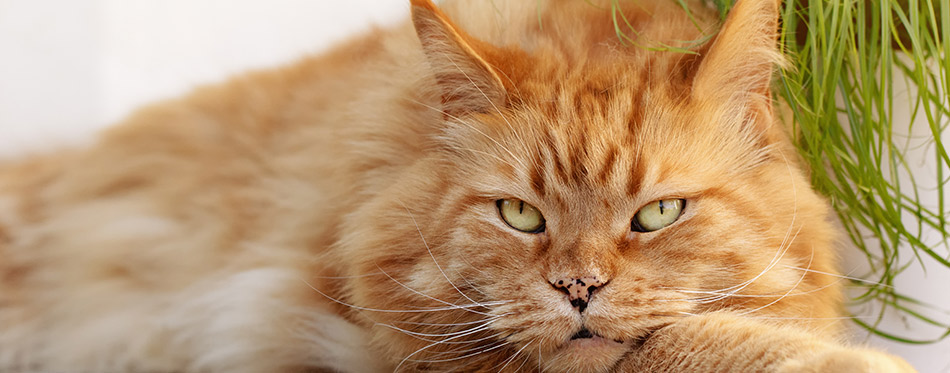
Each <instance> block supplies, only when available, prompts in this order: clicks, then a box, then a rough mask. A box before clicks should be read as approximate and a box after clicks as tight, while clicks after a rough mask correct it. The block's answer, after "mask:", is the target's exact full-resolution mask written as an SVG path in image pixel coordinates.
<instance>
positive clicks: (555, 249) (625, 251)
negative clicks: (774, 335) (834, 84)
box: [342, 1, 834, 371]
mask: <svg viewBox="0 0 950 373" xmlns="http://www.w3.org/2000/svg"><path fill="white" fill-rule="evenodd" d="M414 4H415V7H414V10H413V11H414V22H415V25H416V29H417V32H418V33H419V36H420V40H421V41H422V45H423V50H424V51H425V53H426V55H427V57H428V61H429V63H430V64H431V65H432V70H433V77H434V80H435V83H436V85H437V86H439V87H441V88H442V92H443V94H442V106H441V108H440V109H439V110H438V111H437V112H435V114H437V115H433V117H434V118H437V120H439V121H441V124H440V126H441V127H442V130H441V131H440V132H439V135H438V136H437V139H436V141H437V142H438V143H439V146H437V147H436V149H435V150H433V151H432V152H431V155H430V156H428V157H427V158H425V159H422V160H420V161H419V162H418V163H417V164H416V165H414V166H412V167H410V169H409V170H407V171H406V173H405V174H404V175H402V176H401V177H400V178H399V180H398V181H397V182H395V183H394V184H393V185H392V186H390V187H389V188H387V190H385V191H384V192H383V193H381V195H380V196H378V197H375V198H373V199H372V200H371V201H369V202H368V203H367V204H366V205H365V206H363V207H362V208H361V209H360V210H359V211H357V212H356V213H354V214H353V215H352V218H353V219H354V220H358V221H359V222H360V224H359V225H358V226H359V228H357V229H354V230H353V231H351V232H348V234H347V235H346V236H345V237H344V239H343V241H342V242H343V246H344V247H345V248H347V250H348V251H347V252H348V255H349V271H350V273H349V274H350V275H352V276H354V279H353V280H352V281H350V283H349V284H347V285H346V290H347V293H348V294H349V297H348V299H350V300H351V301H352V302H353V303H354V304H355V305H357V306H359V307H362V308H363V311H361V315H360V316H359V317H365V318H366V319H367V320H371V322H372V323H374V327H373V329H374V332H375V338H376V340H375V341H374V342H375V344H376V345H377V346H379V347H381V348H383V349H385V350H388V351H390V352H391V353H392V354H391V355H392V356H395V357H396V359H395V360H394V363H397V364H401V365H400V367H411V369H424V368H429V369H448V367H459V366H461V367H464V368H463V370H467V369H471V370H484V369H488V370H505V369H510V370H514V369H515V368H518V367H521V366H523V365H525V364H528V365H529V366H538V367H540V368H544V369H549V370H554V371H568V370H573V371H605V370H608V369H609V368H610V367H612V366H614V365H615V364H616V363H617V362H618V361H619V360H620V359H622V358H623V356H624V355H625V354H626V353H628V352H629V351H631V349H634V348H636V346H637V344H638V343H639V342H640V341H642V340H643V339H644V338H647V337H648V336H649V334H650V333H651V332H652V331H654V330H656V329H658V328H661V327H663V326H664V325H667V324H670V323H672V322H675V321H676V320H678V319H682V318H684V317H689V316H690V315H693V314H697V313H702V312H709V311H715V310H721V309H732V310H736V312H741V313H746V314H749V315H751V316H763V315H770V316H773V317H776V316H777V317H783V316H798V315H802V314H803V313H807V312H812V313H811V314H809V315H811V316H816V317H817V316H823V315H824V314H825V313H826V312H833V310H831V309H832V308H833V303H834V300H833V299H832V298H833V297H832V296H830V295H824V294H833V292H831V291H826V290H828V289H829V288H830V287H831V286H832V285H831V284H830V283H828V282H827V280H825V279H822V278H817V277H815V276H811V275H809V273H810V272H808V271H806V270H805V269H813V270H816V271H832V270H833V269H832V268H831V259H830V253H828V252H827V250H828V246H829V243H828V242H829V239H828V236H829V233H828V232H829V230H828V228H827V227H826V225H827V223H826V222H825V214H826V212H825V207H824V204H823V202H822V201H820V199H819V198H818V197H817V196H816V195H815V194H814V193H813V192H812V191H811V190H810V189H809V187H808V184H807V181H806V179H805V178H804V177H803V175H802V172H801V170H800V169H799V168H798V166H797V165H796V163H795V161H794V155H793V151H794V150H793V149H792V148H791V147H790V146H789V144H788V141H787V140H785V139H784V135H783V134H782V133H781V130H779V129H777V128H773V127H772V124H771V123H772V115H771V103H770V102H769V99H768V97H767V92H768V81H769V78H768V76H769V74H771V65H772V61H773V58H774V56H773V55H774V51H772V49H774V47H772V44H773V43H774V39H773V38H772V34H773V32H774V27H775V20H774V18H775V9H774V8H773V7H772V6H770V5H768V4H756V3H754V2H750V1H743V2H740V5H739V6H738V7H737V8H736V10H734V11H733V15H732V16H731V17H732V18H730V20H729V22H728V23H727V24H726V26H724V29H723V31H722V32H721V33H720V36H719V38H717V40H716V41H715V42H713V43H712V44H711V45H710V46H707V48H704V49H703V53H704V55H702V56H700V57H696V56H690V55H681V54H669V53H667V54H657V53H650V52H647V51H642V50H641V51H628V52H622V53H621V52H617V53H613V54H611V53H609V52H604V51H598V52H593V51H591V52H589V53H590V54H591V55H598V56H599V57H598V58H597V59H593V58H592V59H590V60H585V61H583V62H582V63H578V64H576V65H574V66H564V65H565V63H564V60H563V59H562V58H559V57H558V56H562V57H563V55H559V54H558V53H563V51H562V50H559V49H557V48H553V47H552V48H551V49H550V50H546V49H545V48H544V47H538V48H536V49H535V50H533V51H532V53H527V52H524V51H518V50H504V49H499V48H494V47H487V46H485V45H483V44H482V43H480V42H478V41H475V40H473V39H471V38H469V37H467V36H466V35H464V34H463V33H461V32H460V31H458V30H457V28H456V27H455V26H453V25H452V24H451V23H450V22H449V21H448V19H447V18H446V17H445V15H443V14H442V13H441V12H440V11H439V10H437V9H436V8H435V7H433V6H432V5H431V4H428V3H423V2H415V3H414ZM753 16H757V17H759V19H760V20H764V21H763V24H764V26H762V25H759V24H755V25H753V26H750V25H749V22H745V21H744V20H746V18H748V17H753ZM739 17H746V18H739ZM737 19H738V21H737ZM739 28H743V29H741V30H740V29H739ZM770 28H771V29H770ZM760 29H761V30H760ZM763 30H764V31H763ZM740 31H741V32H740ZM750 32H754V33H757V34H762V37H761V38H759V39H760V41H759V43H762V44H763V45H764V46H756V45H755V40H756V38H752V41H753V44H752V45H748V40H749V38H748V36H747V35H749V33H750ZM736 34H741V35H746V36H743V40H742V42H743V43H744V44H747V46H746V47H745V48H739V49H736V48H735V46H734V45H735V44H736V43H737V40H733V39H732V36H731V35H736ZM757 34H754V35H757ZM476 46H477V47H476ZM757 47H761V48H759V49H756V48H757ZM586 48H590V46H586ZM737 51H738V52H737ZM763 51H764V52H763ZM736 53H738V54H736ZM754 60H761V61H762V62H761V63H742V64H737V61H754ZM735 66H739V67H735ZM644 69H647V70H644ZM645 71H647V72H645ZM762 75H764V77H763V76H762ZM432 110H434V109H432ZM805 310H811V311H805Z"/></svg>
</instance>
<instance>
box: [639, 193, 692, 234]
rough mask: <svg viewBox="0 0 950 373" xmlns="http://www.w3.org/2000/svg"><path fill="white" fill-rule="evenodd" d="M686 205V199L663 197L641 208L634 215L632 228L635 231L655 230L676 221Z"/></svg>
mask: <svg viewBox="0 0 950 373" xmlns="http://www.w3.org/2000/svg"><path fill="white" fill-rule="evenodd" d="M684 207H686V200H685V199H661V200H659V201H653V202H650V203H649V204H647V205H646V206H643V207H641V208H640V211H637V214H636V215H634V216H633V222H631V223H630V229H631V230H633V231H635V232H653V231H655V230H659V229H662V228H666V227H667V226H669V225H670V224H673V222H675V221H676V219H678V218H679V217H680V215H681V214H682V213H683V208H684Z"/></svg>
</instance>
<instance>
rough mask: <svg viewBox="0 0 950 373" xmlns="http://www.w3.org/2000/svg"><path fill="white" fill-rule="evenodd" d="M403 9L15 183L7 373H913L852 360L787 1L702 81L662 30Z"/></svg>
mask: <svg viewBox="0 0 950 373" xmlns="http://www.w3.org/2000/svg"><path fill="white" fill-rule="evenodd" d="M412 5H413V8H412V13H413V16H412V22H411V24H408V23H407V24H406V25H405V26H403V27H399V28H396V29H393V30H377V31H374V32H372V33H370V34H369V35H365V36H363V37H361V38H359V39H355V40H353V41H351V42H349V43H348V44H346V45H343V46H341V47H339V48H337V49H336V50H333V51H331V52H330V53H328V54H326V55H324V56H321V57H316V58H312V59H307V60H304V61H302V62H300V63H297V64H295V65H291V66H288V67H284V68H281V69H276V70H273V71H265V72H257V73H252V74H248V75H245V76H241V77H238V78H236V79H234V80H233V81H231V82H228V83H226V84H223V85H218V86H212V87H206V88H203V89H200V90H198V91H197V92H195V93H194V94H192V95H190V96H188V97H186V98H184V99H181V100H175V101H171V102H165V103H162V104H159V105H156V106H152V107H149V108H146V109H144V110H142V111H140V112H138V113H137V114H135V115H133V116H132V117H131V118H129V119H128V120H127V121H126V122H125V123H124V124H122V125H121V126H118V127H116V128H115V129H113V130H111V131H109V132H107V133H105V134H104V135H103V136H102V138H101V140H100V141H99V142H98V143H97V144H96V145H95V146H93V147H91V148H88V149H79V150H69V151H62V152H59V153H55V154H49V155H45V156H37V157H32V158H28V159H23V160H19V161H15V162H9V163H6V164H4V165H2V166H0V371H4V372H21V371H29V372H34V371H35V372H292V371H312V370H317V371H352V372H372V371H393V370H399V371H415V370H436V371H446V370H455V371H517V370H529V371H535V370H537V371H553V372H567V371H575V372H605V371H689V372H693V371H736V372H751V371H785V372H793V371H814V372H829V371H848V372H852V371H911V370H912V368H910V367H909V366H908V365H907V364H906V363H904V362H903V361H902V360H900V359H898V358H894V357H892V356H889V355H886V354H883V353H880V352H875V351H871V350H867V349H863V348H859V347H849V346H847V345H845V344H843V342H841V341H839V334H840V332H841V330H840V329H841V324H842V321H841V319H842V318H841V317H840V316H841V313H840V300H841V295H840V289H839V288H840V283H839V277H837V276H835V275H833V273H834V272H835V264H834V256H835V254H834V252H833V248H832V241H833V230H832V228H831V224H830V223H829V217H828V206H827V205H826V203H825V202H824V201H823V200H822V199H821V198H820V197H818V196H817V195H816V194H815V193H814V192H813V191H812V190H811V189H810V188H809V184H808V180H807V178H806V176H805V170H803V169H802V166H801V165H800V164H799V163H798V161H797V159H796V156H795V150H794V148H793V147H792V145H791V144H790V142H789V140H788V139H787V137H786V135H785V133H784V132H783V129H782V128H781V127H780V126H779V125H777V124H775V120H774V115H773V108H772V102H771V98H770V94H769V91H770V88H769V85H770V79H771V76H772V71H773V66H774V65H775V64H776V63H777V62H778V61H780V59H781V57H780V55H779V54H778V52H777V50H776V40H775V38H776V28H777V18H778V16H777V12H778V11H777V7H778V4H777V3H776V2H775V1H772V0H741V1H739V2H738V4H737V5H736V7H735V8H734V9H733V10H732V12H731V13H730V15H729V17H728V20H727V21H726V23H725V24H724V25H723V26H722V28H721V31H720V32H719V33H718V35H717V36H716V37H715V38H713V39H711V41H710V42H708V43H707V44H706V45H705V46H703V47H701V48H699V49H697V50H696V52H698V53H696V54H687V53H677V52H668V51H655V50H651V49H650V48H645V47H646V46H654V45H663V44H662V43H665V44H676V43H680V42H681V41H683V40H697V39H700V38H702V37H703V34H702V32H701V31H699V29H698V28H697V27H696V26H695V25H694V24H693V21H691V20H690V18H689V17H688V16H687V15H686V13H685V12H684V11H683V10H682V9H680V8H679V7H677V6H676V4H675V3H674V2H671V1H621V2H619V5H621V6H623V7H624V8H623V9H622V10H621V11H622V14H623V16H624V17H625V19H613V18H612V14H611V12H610V11H609V9H608V8H609V5H610V3H607V2H604V4H591V3H589V2H585V1H579V0H578V1H545V2H538V1H535V0H523V1H497V2H485V1H457V2H451V3H448V4H445V5H444V7H443V10H440V9H439V8H437V7H435V6H434V5H433V4H431V3H429V2H428V1H427V0H413V2H412ZM443 11H444V13H443ZM693 11H694V15H693V16H694V17H695V21H696V22H698V23H699V24H700V25H701V26H702V27H703V28H704V29H706V30H709V29H712V28H713V27H714V26H715V20H716V18H715V17H714V16H713V15H711V13H712V12H711V11H710V10H708V9H705V8H703V7H702V6H700V5H695V6H694V7H693ZM615 23H616V24H620V25H622V27H621V28H622V29H623V31H624V32H626V33H627V34H628V35H631V36H632V37H633V41H634V42H635V44H637V46H628V45H625V44H624V43H623V42H622V41H621V40H620V39H618V37H617V34H616V33H615V30H614V25H615ZM627 23H629V25H630V26H632V28H627V26H626V24H627ZM420 42H421V43H420Z"/></svg>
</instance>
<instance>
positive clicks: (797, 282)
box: [740, 247, 815, 315]
mask: <svg viewBox="0 0 950 373" xmlns="http://www.w3.org/2000/svg"><path fill="white" fill-rule="evenodd" d="M814 259H815V248H814V247H812V250H811V256H810V257H809V258H808V265H807V266H805V268H811V264H812V262H813V261H814ZM807 274H808V272H802V275H801V277H799V278H798V281H796V282H795V285H794V286H792V288H791V289H788V291H787V292H785V294H783V295H782V296H781V297H779V298H778V299H776V300H774V301H771V302H769V303H767V304H766V305H764V306H761V307H758V308H755V309H752V310H749V311H746V312H743V313H740V315H748V314H750V313H755V312H758V311H761V310H763V309H766V308H768V307H770V306H772V305H773V304H776V303H778V302H780V301H781V300H782V299H785V298H786V297H788V294H790V293H791V292H792V291H794V290H795V289H797V288H798V286H799V285H801V283H802V281H804V280H805V276H806V275H807Z"/></svg>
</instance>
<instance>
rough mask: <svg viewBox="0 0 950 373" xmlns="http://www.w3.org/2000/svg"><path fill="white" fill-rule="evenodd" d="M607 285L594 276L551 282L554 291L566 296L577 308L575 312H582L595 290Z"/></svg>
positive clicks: (560, 279)
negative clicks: (561, 292) (556, 290)
mask: <svg viewBox="0 0 950 373" xmlns="http://www.w3.org/2000/svg"><path fill="white" fill-rule="evenodd" d="M606 284H607V281H603V280H600V279H598V278H597V277H596V276H585V277H565V278H559V279H557V280H555V281H552V282H551V285H554V288H555V289H558V290H560V291H563V292H564V293H566V294H567V297H568V299H569V300H570V301H571V305H572V306H574V308H577V312H584V310H585V309H587V304H588V303H590V297H591V296H592V295H594V290H597V289H599V288H601V287H603V286H604V285H606Z"/></svg>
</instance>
